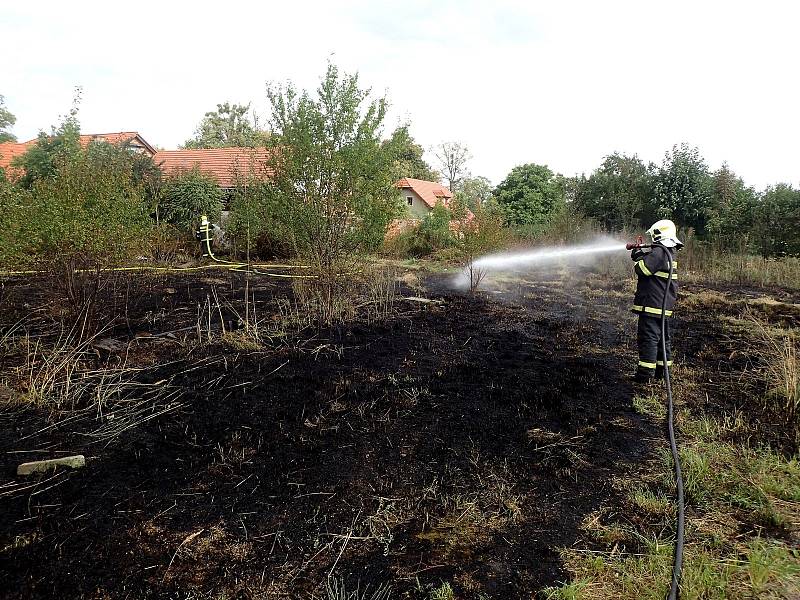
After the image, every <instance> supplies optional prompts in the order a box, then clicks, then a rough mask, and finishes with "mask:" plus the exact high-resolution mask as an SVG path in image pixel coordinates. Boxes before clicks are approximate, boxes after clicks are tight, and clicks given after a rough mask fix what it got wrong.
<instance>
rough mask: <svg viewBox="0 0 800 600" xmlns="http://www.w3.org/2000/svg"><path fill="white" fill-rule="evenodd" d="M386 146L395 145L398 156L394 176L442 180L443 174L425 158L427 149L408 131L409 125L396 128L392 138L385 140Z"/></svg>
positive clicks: (398, 177)
mask: <svg viewBox="0 0 800 600" xmlns="http://www.w3.org/2000/svg"><path fill="white" fill-rule="evenodd" d="M383 145H384V146H387V145H393V146H394V147H395V149H396V150H395V152H396V155H397V156H396V158H395V161H394V177H395V178H396V179H401V178H403V177H411V178H412V179H422V180H425V181H436V182H438V181H440V180H441V177H442V176H441V174H440V173H438V172H437V171H436V170H434V168H433V167H431V166H430V165H429V164H428V163H427V162H425V159H424V158H423V155H424V153H425V150H424V149H423V147H422V146H420V145H419V144H417V143H416V142H415V141H414V138H413V137H411V134H410V133H409V131H408V125H402V126H400V127H398V128H397V129H395V131H394V133H393V134H392V137H391V139H389V140H385V141H384V142H383Z"/></svg>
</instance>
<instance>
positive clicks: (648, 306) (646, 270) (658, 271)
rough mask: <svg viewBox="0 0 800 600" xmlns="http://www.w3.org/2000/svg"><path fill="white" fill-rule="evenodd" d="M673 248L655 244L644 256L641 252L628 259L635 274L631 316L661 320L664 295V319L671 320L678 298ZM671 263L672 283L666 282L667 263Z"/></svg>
mask: <svg viewBox="0 0 800 600" xmlns="http://www.w3.org/2000/svg"><path fill="white" fill-rule="evenodd" d="M674 257H675V254H674V250H673V249H672V248H666V247H664V246H662V245H661V244H658V243H656V244H654V245H653V248H652V249H651V250H650V252H648V253H647V254H644V253H642V251H641V250H634V251H633V252H631V259H632V260H634V261H636V264H635V265H634V267H633V270H634V271H635V272H636V275H637V281H636V295H635V296H634V297H633V308H632V310H633V311H634V312H637V313H640V314H645V315H652V316H661V305H662V302H663V300H664V292H665V290H666V293H667V303H666V311H665V312H666V315H667V316H668V317H670V316H672V310H673V308H674V306H675V300H676V298H677V296H678V274H677V262H676V261H675V258H674ZM668 258H671V259H672V280H669V262H668Z"/></svg>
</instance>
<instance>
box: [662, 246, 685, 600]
mask: <svg viewBox="0 0 800 600" xmlns="http://www.w3.org/2000/svg"><path fill="white" fill-rule="evenodd" d="M667 261H668V262H669V277H668V278H667V285H666V287H665V288H664V299H663V301H662V303H661V357H662V358H663V359H664V383H665V385H666V387H667V430H668V431H669V445H670V449H671V450H672V460H673V461H674V463H675V495H676V497H677V505H678V511H677V527H676V531H675V549H674V552H673V560H672V583H671V584H670V588H669V594H668V595H667V600H677V598H678V594H679V591H678V586H679V584H680V579H681V567H682V566H683V538H684V530H683V528H684V499H683V476H682V474H681V461H680V457H679V455H678V445H677V443H676V442H675V409H674V406H673V402H672V384H671V382H670V378H669V360H667V341H666V335H665V333H666V323H667V310H666V309H667V293H668V291H669V286H670V285H672V271H673V265H672V256H671V255H670V253H669V252H667Z"/></svg>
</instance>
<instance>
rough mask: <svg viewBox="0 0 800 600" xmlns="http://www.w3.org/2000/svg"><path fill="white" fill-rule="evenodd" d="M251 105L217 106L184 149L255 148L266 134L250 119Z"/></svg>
mask: <svg viewBox="0 0 800 600" xmlns="http://www.w3.org/2000/svg"><path fill="white" fill-rule="evenodd" d="M249 113H250V105H249V104H247V105H242V104H229V103H227V102H225V103H223V104H217V110H215V111H209V112H207V113H206V114H205V116H204V117H203V120H202V121H200V124H199V125H198V126H197V129H196V130H195V133H194V137H193V138H191V139H188V140H186V143H184V145H183V147H184V148H225V147H230V146H240V147H253V146H257V145H260V144H261V143H263V141H264V137H265V135H266V134H265V133H264V132H262V131H259V130H258V123H257V122H256V120H255V119H253V120H252V122H251V119H250V116H249Z"/></svg>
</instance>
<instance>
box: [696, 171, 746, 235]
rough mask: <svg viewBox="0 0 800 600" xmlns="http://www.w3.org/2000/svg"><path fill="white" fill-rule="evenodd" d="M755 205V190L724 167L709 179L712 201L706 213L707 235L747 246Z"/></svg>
mask: <svg viewBox="0 0 800 600" xmlns="http://www.w3.org/2000/svg"><path fill="white" fill-rule="evenodd" d="M755 203H756V192H755V190H754V189H753V188H750V187H747V186H746V185H745V184H744V181H742V179H741V178H740V177H738V176H737V175H736V173H734V172H733V171H732V170H731V169H730V167H729V166H728V164H727V163H723V164H722V167H720V168H719V169H718V170H717V171H716V172H715V173H714V175H713V177H712V198H711V203H710V206H709V208H708V211H707V213H708V216H707V230H708V233H709V235H711V236H712V237H714V238H715V239H717V240H719V241H721V242H732V241H738V242H740V243H746V242H747V236H748V234H749V233H750V230H751V228H752V226H753V210H754V208H755Z"/></svg>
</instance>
